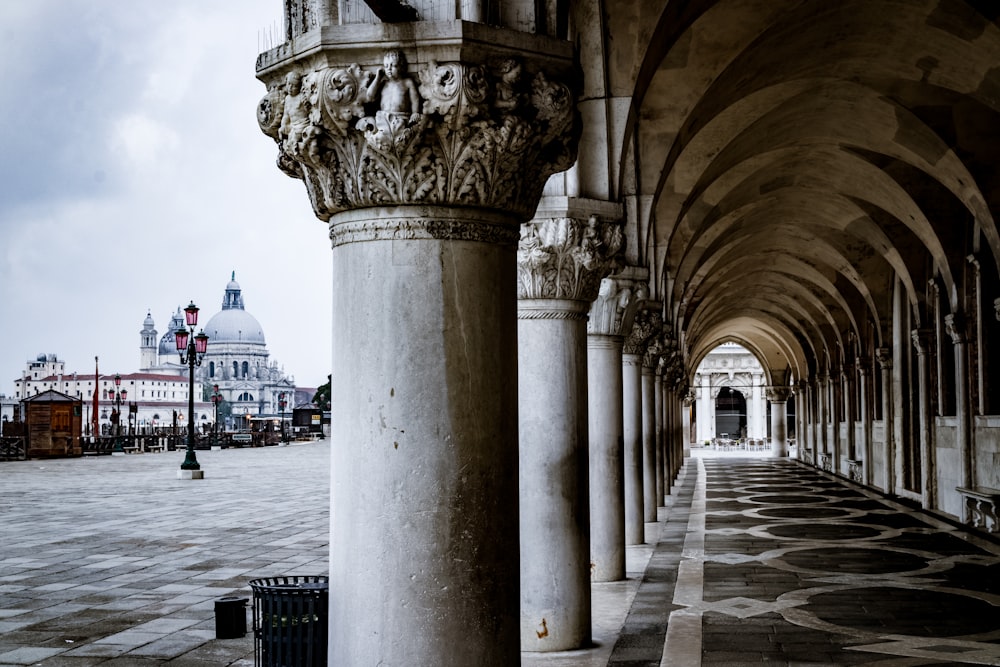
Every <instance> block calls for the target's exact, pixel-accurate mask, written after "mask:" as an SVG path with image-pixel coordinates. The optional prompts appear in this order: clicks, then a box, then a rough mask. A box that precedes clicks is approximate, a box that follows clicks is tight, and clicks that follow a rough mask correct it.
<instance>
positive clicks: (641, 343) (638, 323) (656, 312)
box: [622, 301, 663, 355]
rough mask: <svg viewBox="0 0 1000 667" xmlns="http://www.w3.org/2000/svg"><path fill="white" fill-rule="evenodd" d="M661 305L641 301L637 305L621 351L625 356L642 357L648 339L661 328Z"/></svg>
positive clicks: (655, 302) (654, 302)
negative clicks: (636, 355) (635, 355)
mask: <svg viewBox="0 0 1000 667" xmlns="http://www.w3.org/2000/svg"><path fill="white" fill-rule="evenodd" d="M660 308H661V304H660V303H659V302H657V301H643V302H641V303H638V304H637V307H636V311H635V317H634V318H633V319H632V328H631V329H629V331H628V334H627V335H626V336H625V344H624V347H623V348H622V351H623V352H624V353H625V354H638V355H644V354H645V353H646V346H647V345H648V344H649V341H650V339H651V338H652V337H653V336H655V335H656V332H658V331H659V330H660V329H661V328H662V327H663V317H662V316H661V315H660Z"/></svg>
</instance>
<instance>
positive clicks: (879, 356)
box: [875, 347, 892, 370]
mask: <svg viewBox="0 0 1000 667" xmlns="http://www.w3.org/2000/svg"><path fill="white" fill-rule="evenodd" d="M875 360H876V361H878V365H879V368H881V369H882V370H886V369H889V368H892V350H890V349H889V348H887V347H880V348H877V349H876V350H875Z"/></svg>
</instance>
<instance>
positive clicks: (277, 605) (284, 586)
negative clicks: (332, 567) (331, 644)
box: [250, 575, 329, 667]
mask: <svg viewBox="0 0 1000 667" xmlns="http://www.w3.org/2000/svg"><path fill="white" fill-rule="evenodd" d="M328 582H329V580H328V578H327V577H326V576H323V575H317V576H313V575H301V576H289V577H271V578H267V579H254V580H253V581H251V582H250V588H251V589H252V590H253V635H254V660H255V664H256V665H258V667H312V666H314V665H315V666H316V667H325V666H326V640H327V619H328V615H329V614H328V609H329V583H328Z"/></svg>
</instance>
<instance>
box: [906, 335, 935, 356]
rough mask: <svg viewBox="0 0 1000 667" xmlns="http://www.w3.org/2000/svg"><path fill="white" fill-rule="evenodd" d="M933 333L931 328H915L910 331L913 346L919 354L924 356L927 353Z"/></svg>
mask: <svg viewBox="0 0 1000 667" xmlns="http://www.w3.org/2000/svg"><path fill="white" fill-rule="evenodd" d="M932 333H933V332H932V331H931V330H930V329H914V330H913V331H911V332H910V339H911V340H912V341H913V347H914V348H915V349H916V351H917V356H920V357H922V356H924V355H925V354H927V349H928V346H929V345H930V342H931V335H932Z"/></svg>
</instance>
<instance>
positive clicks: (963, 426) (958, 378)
mask: <svg viewBox="0 0 1000 667" xmlns="http://www.w3.org/2000/svg"><path fill="white" fill-rule="evenodd" d="M944 323H945V331H946V332H947V333H948V337H949V338H950V339H951V342H952V345H953V346H954V350H953V351H952V353H953V354H954V355H955V380H954V382H955V447H956V449H958V460H959V465H960V468H959V470H958V486H960V487H963V488H967V487H971V486H975V481H974V474H973V470H974V469H975V465H974V463H975V462H974V461H973V455H974V452H973V450H972V448H971V447H970V446H969V442H970V440H971V433H970V430H971V429H970V423H971V421H972V418H971V416H970V415H971V414H972V404H971V403H972V401H971V398H970V396H969V376H968V361H967V358H968V357H967V355H968V350H967V349H966V348H967V345H968V343H967V336H966V331H965V318H964V317H962V316H961V315H960V314H957V313H952V314H949V315H945V318H944ZM941 381H942V382H947V381H948V380H946V379H944V378H942V379H941ZM967 518H968V517H963V520H965V519H967Z"/></svg>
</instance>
